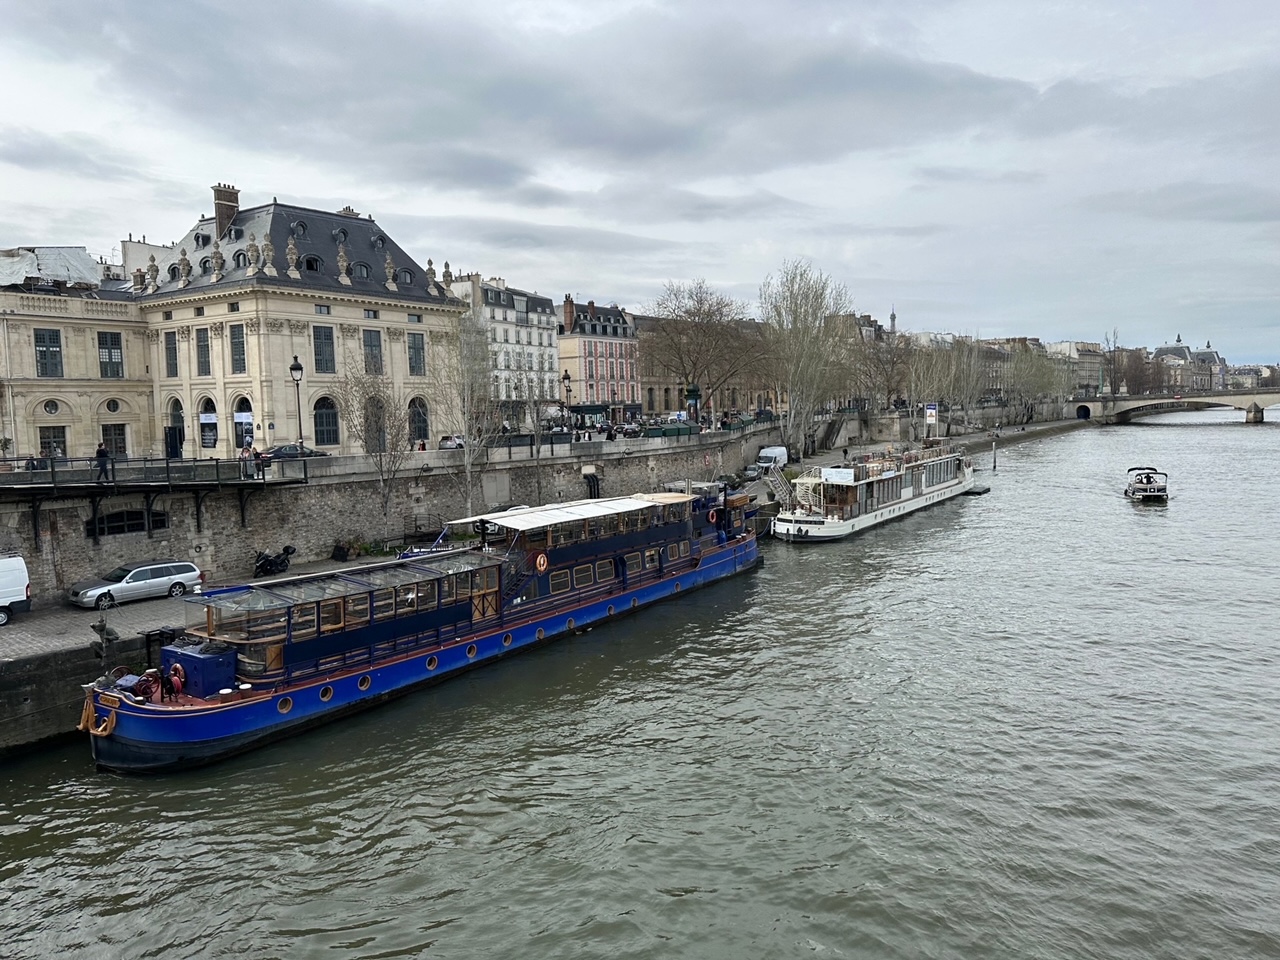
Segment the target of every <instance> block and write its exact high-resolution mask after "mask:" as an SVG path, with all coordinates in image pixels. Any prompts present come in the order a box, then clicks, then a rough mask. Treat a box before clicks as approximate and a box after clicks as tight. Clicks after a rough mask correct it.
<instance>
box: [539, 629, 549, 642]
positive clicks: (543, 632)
mask: <svg viewBox="0 0 1280 960" xmlns="http://www.w3.org/2000/svg"><path fill="white" fill-rule="evenodd" d="M546 635H547V632H546V631H545V630H543V629H542V628H541V627H539V628H538V639H539V640H541V639H542V638H543V637H545V636H546Z"/></svg>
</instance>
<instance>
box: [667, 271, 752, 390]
mask: <svg viewBox="0 0 1280 960" xmlns="http://www.w3.org/2000/svg"><path fill="white" fill-rule="evenodd" d="M650 312H651V314H652V315H653V324H652V327H651V329H650V332H649V333H648V334H647V335H646V337H645V343H644V345H643V352H644V354H645V355H646V358H647V359H648V361H649V364H650V368H651V369H653V370H654V371H655V372H657V373H659V374H662V375H665V378H666V379H670V380H674V381H676V382H678V383H679V384H680V385H681V386H687V385H689V384H697V385H698V386H699V387H700V388H701V390H702V395H703V396H704V397H707V398H708V402H709V403H710V402H711V399H712V398H713V397H714V396H715V395H716V393H717V391H719V390H720V389H721V388H722V387H726V386H729V385H731V384H736V383H738V382H744V383H745V382H746V381H748V380H750V379H751V378H752V376H753V375H754V373H755V371H756V369H757V368H758V367H759V365H760V363H761V361H762V359H763V357H764V354H765V341H764V338H763V337H761V336H760V335H759V331H758V330H756V329H754V328H755V327H756V325H755V324H752V323H750V322H747V321H745V320H744V319H743V318H744V317H745V316H746V306H745V304H743V303H742V302H741V301H738V300H734V299H733V298H732V297H729V296H726V295H725V294H723V293H720V292H718V291H716V290H715V289H713V288H712V287H711V286H710V285H709V284H708V283H707V281H706V280H704V279H702V278H698V279H696V280H692V281H690V282H688V283H680V282H676V281H674V280H669V281H667V285H666V287H664V288H663V291H662V295H661V296H659V297H658V299H657V300H656V301H655V302H654V303H653V305H652V307H651V308H650Z"/></svg>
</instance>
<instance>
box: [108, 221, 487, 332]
mask: <svg viewBox="0 0 1280 960" xmlns="http://www.w3.org/2000/svg"><path fill="white" fill-rule="evenodd" d="M216 231H217V227H216V220H215V219H214V218H213V217H206V218H204V219H201V220H200V221H198V222H197V223H196V224H195V225H194V226H193V227H192V228H191V229H190V230H188V231H187V234H186V236H184V237H183V238H182V239H181V240H179V241H178V242H177V243H176V244H174V246H173V249H172V250H171V251H170V252H169V254H168V255H167V256H166V257H165V259H164V260H163V261H161V260H157V261H156V265H157V266H158V267H159V275H158V277H157V282H156V289H155V290H154V292H149V293H145V294H142V295H141V297H140V298H141V299H156V298H166V297H172V296H174V295H175V294H191V293H205V292H214V291H217V292H222V291H224V290H233V289H242V288H253V287H272V288H284V289H289V288H293V289H297V290H300V291H302V290H305V291H308V292H315V293H322V292H328V293H331V294H334V295H338V294H341V295H344V296H353V295H354V296H360V295H362V294H363V295H365V296H367V297H370V298H376V299H379V300H388V299H389V300H403V301H409V302H415V303H422V304H429V305H438V306H451V307H459V308H460V307H461V306H462V302H461V301H460V300H458V299H457V298H456V297H454V296H452V295H451V294H450V293H449V291H448V289H447V288H446V287H445V285H444V284H443V283H441V282H440V281H438V280H437V279H436V276H435V269H434V267H433V265H432V263H431V261H430V260H428V261H427V267H426V268H424V267H422V266H421V265H420V264H419V263H418V262H417V261H416V260H414V259H413V257H411V256H410V255H409V254H408V253H407V252H406V251H405V250H404V248H403V247H401V246H400V245H399V244H398V243H396V242H395V240H393V239H392V238H391V237H389V236H387V234H386V233H385V232H384V231H383V229H382V228H381V227H380V226H378V223H377V221H375V220H373V219H371V218H362V217H360V216H358V215H356V214H355V213H354V212H353V211H349V208H348V211H343V212H339V213H329V212H326V211H324V210H315V209H311V208H309V207H300V206H295V205H293V204H285V203H278V202H272V203H267V204H263V205H262V206H258V207H250V208H248V209H244V210H238V211H237V212H236V214H235V217H234V218H233V219H232V220H231V222H230V224H229V225H228V226H227V228H226V230H225V231H224V232H223V234H222V235H221V236H217V235H215V234H216ZM268 239H269V240H270V246H271V247H272V255H271V259H270V263H271V265H273V266H274V267H275V276H272V275H271V274H270V273H268V272H267V271H266V270H265V269H264V268H265V267H266V266H267V257H266V250H265V247H266V245H267V240H268ZM291 239H292V241H293V249H294V250H295V251H296V253H297V260H296V263H297V272H298V273H299V274H300V277H299V278H294V277H291V276H289V259H288V257H289V253H290V246H289V242H290V240H291ZM215 243H216V244H217V246H218V253H220V254H221V255H222V258H223V268H222V276H221V278H220V279H218V280H216V281H215V280H214V278H213V273H214V271H213V270H212V268H211V266H212V262H213V261H214V260H215V256H214V245H215ZM251 243H252V244H254V245H256V248H257V256H258V263H259V267H258V269H257V271H256V272H251V271H252V265H251V264H250V263H244V264H243V265H238V260H240V259H242V258H249V259H252V255H253V253H254V251H253V249H252V248H251V246H250V244H251ZM340 248H341V249H340ZM184 250H185V251H186V257H187V261H188V263H189V267H190V271H189V275H188V278H187V279H188V282H187V283H186V284H184V283H183V282H182V277H181V270H182V265H181V259H182V255H183V251H184ZM343 255H345V257H346V259H347V262H348V267H347V275H346V279H347V280H349V281H350V283H344V282H342V280H340V279H339V262H340V260H341V257H342V256H343ZM309 258H310V262H312V264H313V265H314V266H316V267H318V269H307V268H306V265H307V263H308V262H309ZM206 261H209V262H210V269H209V270H208V271H207V272H206V271H205V270H203V269H202V264H203V263H205V262H206ZM388 261H389V263H390V266H391V267H392V268H393V269H394V277H395V281H394V283H395V289H394V290H392V289H390V288H389V287H388V285H387V267H388ZM446 266H447V265H446ZM171 273H175V274H177V275H176V277H173V276H171ZM365 273H367V276H362V274H365ZM131 283H132V281H131V280H128V279H126V280H125V281H124V283H123V285H124V286H126V287H127V286H130V285H131Z"/></svg>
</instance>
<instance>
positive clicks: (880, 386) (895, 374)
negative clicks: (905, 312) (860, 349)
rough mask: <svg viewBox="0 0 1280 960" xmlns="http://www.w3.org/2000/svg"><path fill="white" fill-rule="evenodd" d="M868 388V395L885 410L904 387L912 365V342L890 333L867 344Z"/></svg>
mask: <svg viewBox="0 0 1280 960" xmlns="http://www.w3.org/2000/svg"><path fill="white" fill-rule="evenodd" d="M867 347H868V349H867V352H866V364H867V381H868V383H867V386H868V388H869V390H870V393H871V396H872V397H874V398H875V399H877V400H880V401H882V402H883V406H884V407H885V408H886V409H888V408H890V407H892V406H893V401H894V399H895V398H897V397H900V396H902V394H903V393H904V392H905V391H906V388H907V378H908V376H909V373H910V364H911V340H910V338H908V337H906V336H905V335H903V334H901V333H897V332H893V331H889V330H886V331H884V334H883V336H880V337H878V338H877V339H876V340H875V341H873V342H872V343H869V344H868V345H867Z"/></svg>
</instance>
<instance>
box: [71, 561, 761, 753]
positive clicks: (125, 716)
mask: <svg viewBox="0 0 1280 960" xmlns="http://www.w3.org/2000/svg"><path fill="white" fill-rule="evenodd" d="M759 559H760V556H759V549H758V545H757V541H756V539H755V537H753V536H749V537H743V538H740V539H738V540H734V541H730V542H729V543H726V544H724V545H723V546H717V547H715V548H713V549H712V550H709V551H706V552H704V554H703V556H702V559H701V562H700V563H699V564H698V566H697V567H695V568H692V569H686V570H682V571H680V572H679V573H677V574H673V575H670V576H668V577H666V578H664V579H662V580H658V581H656V582H653V583H648V584H644V585H642V586H639V587H636V588H634V589H624V590H622V591H619V592H618V593H616V594H613V595H610V596H606V597H602V598H599V599H593V600H591V601H589V602H587V603H584V604H582V605H580V606H577V607H574V608H561V609H559V610H557V611H555V612H554V613H546V614H543V615H540V616H538V617H537V618H536V619H531V620H527V621H523V622H519V623H514V622H508V623H505V624H502V625H498V626H494V627H491V628H488V630H487V632H477V633H475V634H471V635H464V636H462V637H459V638H457V639H455V640H452V641H450V643H449V645H448V646H433V647H431V648H423V649H418V650H414V651H412V652H406V653H404V654H403V655H400V656H397V657H393V658H390V659H387V660H383V661H380V662H377V663H374V664H370V665H368V667H367V668H366V669H363V670H357V669H349V670H346V671H343V672H341V673H335V674H332V675H330V676H328V677H321V678H316V679H314V680H309V681H307V682H305V683H297V684H293V685H290V686H288V687H287V688H282V689H281V690H279V691H278V692H275V693H272V694H270V695H269V696H255V697H253V698H251V699H246V700H238V701H232V702H230V703H210V704H209V705H208V706H207V707H206V706H197V707H190V706H186V707H168V708H166V707H165V706H163V705H156V704H147V705H143V704H136V703H130V702H129V701H128V700H127V699H123V698H120V697H118V696H115V699H119V700H121V703H120V705H119V706H118V707H115V708H111V707H109V706H107V705H104V704H103V703H102V695H103V694H106V695H111V691H95V692H94V701H95V715H94V723H95V725H100V724H102V723H103V722H104V720H106V718H107V714H108V713H109V712H114V726H113V728H112V730H111V733H110V734H109V735H107V736H91V737H90V740H91V741H92V744H93V757H94V760H95V761H96V762H97V763H98V764H99V765H100V766H103V767H108V768H110V769H113V770H120V771H126V772H138V773H142V772H151V771H163V770H171V769H178V768H186V767H191V766H197V765H200V764H205V763H210V762H212V761H215V760H220V759H222V758H224V757H228V756H231V755H233V754H236V753H242V752H244V751H246V750H249V749H252V748H254V747H257V746H261V745H262V744H264V743H267V742H270V741H272V740H279V739H283V738H285V737H289V736H292V735H294V734H296V733H299V732H301V731H302V730H305V729H307V728H309V727H313V726H318V725H320V724H322V723H329V722H331V721H333V720H335V719H337V718H338V717H340V716H343V715H345V714H349V713H354V712H356V711H360V710H365V709H368V708H369V707H372V706H375V705H377V704H379V703H382V702H385V701H387V700H390V699H392V698H394V697H398V696H403V695H404V694H407V693H410V692H411V691H413V690H416V689H419V688H421V687H423V686H427V685H430V684H433V683H439V682H440V681H442V680H445V679H448V678H449V677H452V676H455V675H457V674H459V673H462V672H463V671H465V670H469V669H472V668H474V667H477V666H480V665H482V664H486V663H492V662H494V661H496V660H498V659H501V658H502V657H505V656H509V655H511V654H513V653H516V652H518V651H521V650H526V649H528V648H530V647H533V646H537V645H538V644H542V643H548V642H550V641H552V640H555V639H558V638H560V637H563V636H565V635H567V634H570V633H573V632H576V631H578V630H581V629H582V628H583V627H586V626H591V625H594V624H598V623H601V622H604V621H606V620H609V619H612V618H615V617H618V616H622V615H624V614H626V613H630V612H632V611H634V610H638V609H640V608H642V607H647V606H650V605H652V604H654V603H658V602H660V601H662V600H667V599H670V598H672V597H674V596H676V595H677V594H679V593H683V592H685V591H688V590H694V589H697V588H698V587H702V586H706V585H708V584H711V583H714V582H716V581H718V580H723V579H726V578H728V577H731V576H734V575H736V574H738V573H742V572H744V571H746V570H750V569H751V568H753V567H755V566H756V565H757V563H758V562H759ZM518 613H519V608H518V607H516V608H509V609H508V610H507V616H508V618H509V620H510V619H511V618H512V617H514V616H515V615H517V614H518ZM508 637H509V638H510V639H509V640H508V639H507V638H508ZM431 661H434V665H433V666H429V663H430V662H431ZM326 693H327V694H328V699H327V700H326V699H324V698H323V695H324V694H326ZM286 708H287V709H286Z"/></svg>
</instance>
